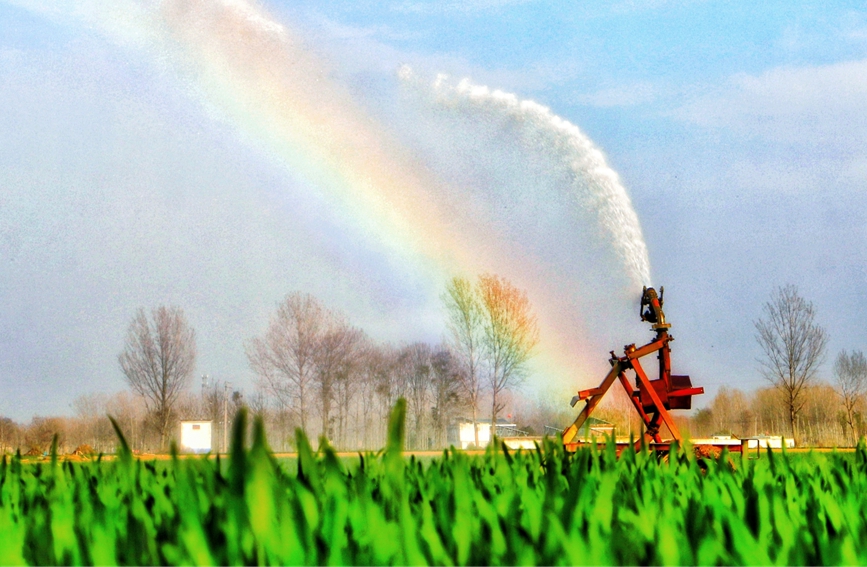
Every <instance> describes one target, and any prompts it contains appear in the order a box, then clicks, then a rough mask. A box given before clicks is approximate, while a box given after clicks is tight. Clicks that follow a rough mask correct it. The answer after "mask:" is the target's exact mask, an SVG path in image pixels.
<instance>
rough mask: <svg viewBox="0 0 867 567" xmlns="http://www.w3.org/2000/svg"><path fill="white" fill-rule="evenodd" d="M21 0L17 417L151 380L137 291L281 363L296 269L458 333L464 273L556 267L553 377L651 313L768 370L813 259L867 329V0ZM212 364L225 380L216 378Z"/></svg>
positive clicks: (590, 371) (721, 367)
mask: <svg viewBox="0 0 867 567" xmlns="http://www.w3.org/2000/svg"><path fill="white" fill-rule="evenodd" d="M570 4H571V3H563V2H541V1H521V0H514V1H509V0H466V1H463V2H413V1H381V2H366V1H352V2H343V1H333V2H328V3H323V2H312V1H311V2H304V1H296V2H291V3H289V2H277V1H263V2H259V3H255V2H249V1H247V0H222V1H213V2H207V1H204V0H186V1H181V0H163V1H152V0H148V1H140V0H123V1H118V2H111V3H108V4H106V3H102V2H98V1H95V0H90V1H83V2H71V1H59V2H38V1H31V0H12V1H0V415H4V416H8V417H11V418H13V419H16V420H19V421H26V420H29V419H30V418H31V417H32V416H35V415H64V414H71V413H72V411H73V410H72V403H73V401H74V400H75V398H76V397H78V396H81V395H84V394H87V393H93V392H107V393H110V392H116V391H120V390H123V389H125V388H126V385H125V383H124V379H123V375H122V373H121V371H120V366H119V364H118V362H117V355H118V354H119V352H120V351H121V349H122V348H123V341H124V336H125V333H126V329H127V326H128V325H129V322H130V320H131V318H132V317H133V315H134V313H135V311H136V309H138V308H139V307H144V308H146V309H150V308H152V307H156V306H158V305H161V304H170V305H178V306H180V307H182V308H183V309H184V310H185V313H186V315H187V317H188V319H189V321H190V323H191V325H192V326H193V327H194V328H195V329H196V333H197V339H198V353H199V357H198V365H197V376H198V375H201V374H208V375H209V376H211V377H212V378H213V379H216V380H225V381H229V382H231V383H232V384H233V385H234V386H235V387H238V388H241V389H244V390H246V391H252V389H253V385H254V375H253V373H252V372H251V370H250V369H249V366H248V364H247V360H246V357H245V353H244V343H245V342H246V341H249V340H250V339H251V338H253V337H255V336H257V335H261V334H263V333H264V330H265V328H266V326H267V324H268V320H269V317H271V315H272V314H273V312H274V311H275V308H276V305H277V303H278V302H279V301H281V300H282V299H283V298H284V297H285V296H286V295H287V294H289V293H292V292H295V291H302V292H309V293H312V294H314V295H315V296H317V297H318V298H319V299H320V300H321V301H322V302H323V303H324V304H325V305H327V306H328V307H329V308H332V309H336V310H340V311H342V312H343V313H344V314H345V315H346V316H347V317H348V319H349V320H350V321H351V322H352V323H353V324H355V325H357V326H359V327H360V328H362V329H364V330H365V331H366V332H367V333H368V334H369V335H370V336H371V337H373V338H374V339H376V340H378V341H383V342H392V343H395V344H399V343H403V342H411V341H418V340H423V341H428V342H432V343H433V342H438V341H440V340H441V339H442V338H443V334H444V329H445V326H444V320H445V316H444V313H443V309H442V303H441V300H440V297H441V294H442V292H443V290H444V288H445V285H446V282H447V281H448V279H449V278H451V277H453V276H458V275H460V276H466V277H475V275H477V274H480V273H483V272H491V273H496V274H499V275H501V276H503V277H505V278H507V279H509V280H510V281H512V282H513V283H515V284H516V285H518V286H519V287H521V288H522V289H525V290H527V292H528V296H529V299H530V301H531V303H532V304H533V306H534V309H535V310H536V312H537V314H538V316H539V321H540V329H541V343H540V347H539V352H538V355H537V357H536V359H535V360H534V362H533V364H532V365H531V369H530V374H529V376H528V380H527V384H526V386H525V388H526V389H527V390H533V389H539V390H547V391H556V392H560V391H561V390H562V391H563V392H564V393H563V403H564V404H566V403H568V401H569V398H570V397H571V391H573V390H575V389H578V388H587V387H592V386H595V385H596V384H597V383H598V382H599V381H601V379H602V378H603V377H604V374H605V372H606V371H607V366H608V365H607V357H608V354H607V353H608V351H609V350H615V351H619V350H621V349H622V347H623V345H625V344H629V343H639V344H642V343H644V342H647V341H649V340H650V339H651V338H652V333H651V332H650V331H649V329H648V328H647V325H646V324H642V323H640V321H639V320H638V316H637V313H638V300H639V297H640V292H641V286H642V285H655V286H660V285H661V286H665V289H666V293H665V299H666V301H665V308H666V315H667V319H668V321H669V322H670V323H672V335H673V336H674V337H675V339H676V341H675V342H674V343H672V350H673V353H672V357H673V358H672V360H673V366H674V370H675V371H676V372H677V373H679V374H689V375H690V376H691V377H692V380H693V383H694V384H696V385H700V386H704V387H705V389H706V392H707V393H706V395H705V396H703V397H702V398H703V399H696V400H695V405H696V406H699V407H700V406H701V405H703V404H705V403H708V402H709V401H710V400H711V398H712V396H713V395H714V393H715V392H716V390H717V389H718V388H719V387H721V386H723V385H727V386H729V387H734V388H740V389H742V390H745V391H750V390H753V389H755V388H758V387H762V386H764V385H766V384H767V383H766V381H764V379H763V378H762V376H761V374H760V372H759V364H758V362H757V359H758V358H759V357H760V356H761V350H760V348H759V346H758V345H757V343H756V340H755V328H754V322H755V321H756V319H758V318H759V317H760V316H761V315H762V306H763V304H764V303H765V302H767V301H768V300H769V299H770V297H771V294H772V293H773V291H774V290H775V289H776V288H777V287H779V286H783V285H788V284H793V285H795V286H797V287H798V289H799V291H800V293H801V295H803V296H804V297H805V298H806V299H808V300H809V301H811V302H813V304H814V306H815V308H816V312H817V321H818V322H819V323H820V324H821V325H822V326H823V327H824V328H825V329H826V330H827V332H828V334H829V336H830V341H829V344H828V351H827V360H826V363H825V364H824V365H823V366H822V368H821V377H822V378H823V379H825V380H829V381H831V380H833V374H832V362H833V358H834V356H835V355H836V353H837V352H839V351H840V350H842V349H846V350H853V349H857V350H864V349H867V333H865V332H864V329H865V324H864V322H865V321H867V297H865V296H867V293H865V290H867V285H865V284H867V281H865V280H867V252H865V247H864V243H865V237H867V225H865V222H867V221H865V219H867V192H865V185H867V9H865V8H864V7H863V4H861V3H857V2H835V3H830V5H829V3H818V2H816V3H812V2H763V3H761V4H760V5H758V6H756V5H754V3H751V2H710V1H708V2H700V1H665V0H659V1H650V2H628V1H624V2H583V3H581V5H580V6H573V5H570ZM194 382H196V381H195V380H194Z"/></svg>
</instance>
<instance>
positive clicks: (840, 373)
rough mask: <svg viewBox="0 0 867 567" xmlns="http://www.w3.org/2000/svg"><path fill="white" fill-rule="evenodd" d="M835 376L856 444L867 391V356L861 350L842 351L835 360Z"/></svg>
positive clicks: (847, 423)
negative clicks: (859, 414) (860, 415)
mask: <svg viewBox="0 0 867 567" xmlns="http://www.w3.org/2000/svg"><path fill="white" fill-rule="evenodd" d="M834 376H835V377H836V378H837V393H838V394H839V395H840V397H841V398H842V399H843V411H844V412H845V418H846V425H847V426H848V427H849V431H850V432H851V434H852V437H851V441H852V443H853V444H854V443H855V442H856V441H857V440H858V437H859V435H858V421H860V420H859V419H858V413H857V410H858V407H859V405H860V404H862V403H863V400H864V394H865V393H867V358H865V357H864V353H863V352H861V351H853V352H852V354H848V353H847V352H846V351H845V350H843V351H840V353H839V354H838V355H837V360H835V361H834Z"/></svg>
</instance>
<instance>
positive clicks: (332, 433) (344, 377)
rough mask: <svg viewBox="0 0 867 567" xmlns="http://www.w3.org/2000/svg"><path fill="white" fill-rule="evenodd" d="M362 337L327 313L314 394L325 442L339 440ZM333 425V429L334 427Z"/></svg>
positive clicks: (344, 421) (351, 390)
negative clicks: (326, 440)
mask: <svg viewBox="0 0 867 567" xmlns="http://www.w3.org/2000/svg"><path fill="white" fill-rule="evenodd" d="M365 340H366V338H365V335H364V333H362V332H361V330H359V329H356V328H355V327H353V326H351V325H350V324H349V323H348V322H347V321H346V320H345V319H344V318H343V317H342V316H340V315H339V314H335V313H329V314H328V320H327V321H326V325H325V332H324V333H323V334H322V335H321V337H320V339H319V345H318V347H317V348H316V355H315V364H316V372H315V374H314V380H315V382H314V392H315V400H316V409H317V411H318V413H319V418H320V420H321V425H322V431H321V434H322V435H325V436H326V437H327V438H328V439H329V441H331V442H332V443H333V442H335V441H336V442H337V443H338V444H339V443H341V442H342V441H343V436H344V432H345V426H346V416H347V415H348V413H347V412H346V410H347V406H346V405H344V404H343V403H342V402H343V401H345V403H347V404H348V400H349V398H351V395H352V392H354V390H355V387H356V385H357V384H356V383H355V382H354V381H353V379H354V373H355V371H356V370H357V366H358V365H359V364H360V361H361V358H362V349H363V345H364V344H365ZM335 425H336V426H337V428H336V429H335V427H334V426H335Z"/></svg>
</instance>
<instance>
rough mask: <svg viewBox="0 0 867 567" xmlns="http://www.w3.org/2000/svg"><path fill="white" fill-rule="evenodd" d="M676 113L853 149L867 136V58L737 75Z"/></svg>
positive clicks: (782, 138)
mask: <svg viewBox="0 0 867 567" xmlns="http://www.w3.org/2000/svg"><path fill="white" fill-rule="evenodd" d="M673 115H674V116H676V117H678V118H681V119H683V120H686V121H689V122H692V123H694V124H698V125H700V126H706V127H709V128H721V129H727V130H731V131H733V132H736V133H741V134H747V135H752V136H759V137H762V138H766V139H769V140H773V141H777V142H785V143H806V144H810V145H812V144H820V145H824V146H828V147H850V148H853V149H854V148H855V146H856V145H858V146H860V145H861V144H863V143H864V142H865V141H867V59H865V60H861V61H850V62H844V63H835V64H832V65H823V66H810V67H778V68H775V69H771V70H769V71H766V72H765V73H762V74H761V75H757V76H756V75H746V74H739V75H735V76H733V77H731V78H730V79H729V80H728V82H727V83H726V84H725V85H723V86H722V87H721V88H719V89H717V90H716V92H711V93H709V94H707V95H704V96H700V97H699V98H698V99H696V100H694V101H693V102H691V103H689V104H687V105H685V106H683V107H681V108H680V109H678V110H676V111H675V112H674V113H673ZM859 151H860V149H859Z"/></svg>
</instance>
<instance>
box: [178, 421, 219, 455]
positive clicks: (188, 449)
mask: <svg viewBox="0 0 867 567" xmlns="http://www.w3.org/2000/svg"><path fill="white" fill-rule="evenodd" d="M211 425H212V422H211V421H182V422H181V447H180V449H181V452H184V453H210V452H211V431H212V427H211Z"/></svg>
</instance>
